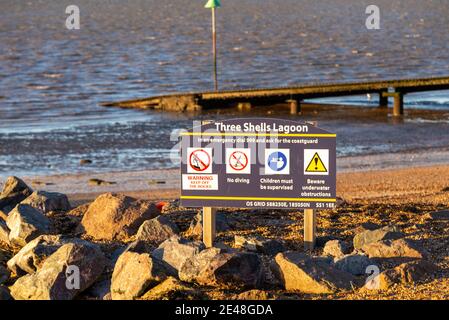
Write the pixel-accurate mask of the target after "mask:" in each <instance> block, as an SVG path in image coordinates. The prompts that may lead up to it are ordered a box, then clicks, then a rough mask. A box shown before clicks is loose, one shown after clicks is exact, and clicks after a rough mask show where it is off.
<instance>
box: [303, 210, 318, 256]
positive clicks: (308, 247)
mask: <svg viewBox="0 0 449 320" xmlns="http://www.w3.org/2000/svg"><path fill="white" fill-rule="evenodd" d="M315 243H316V210H313V209H305V210H304V250H305V251H312V250H313V249H314V248H315Z"/></svg>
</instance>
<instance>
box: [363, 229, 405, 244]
mask: <svg viewBox="0 0 449 320" xmlns="http://www.w3.org/2000/svg"><path fill="white" fill-rule="evenodd" d="M403 237H404V234H403V233H402V232H399V230H398V228H396V227H394V226H386V227H383V228H380V229H376V230H366V231H364V232H361V233H358V234H356V235H355V237H354V248H355V249H361V248H362V247H363V246H365V245H367V244H370V243H373V242H377V241H382V240H395V239H400V238H403Z"/></svg>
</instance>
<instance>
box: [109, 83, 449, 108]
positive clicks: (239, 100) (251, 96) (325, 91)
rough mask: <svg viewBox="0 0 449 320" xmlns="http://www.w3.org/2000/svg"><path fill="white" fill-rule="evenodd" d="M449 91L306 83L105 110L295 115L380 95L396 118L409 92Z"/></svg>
mask: <svg viewBox="0 0 449 320" xmlns="http://www.w3.org/2000/svg"><path fill="white" fill-rule="evenodd" d="M434 90H449V77H440V78H423V79H403V80H386V81H369V82H352V83H324V84H319V83H317V84H305V85H299V86H293V87H285V88H267V89H244V90H229V91H216V92H215V91H209V92H207V91H206V92H186V93H175V94H169V95H160V96H153V97H149V98H144V99H136V100H128V101H119V102H106V103H102V104H101V105H102V106H105V107H121V108H141V109H159V110H166V111H177V112H182V111H199V110H201V109H202V108H224V107H230V106H238V107H239V108H240V109H249V108H251V106H252V105H266V104H275V103H288V104H289V105H290V109H291V113H292V114H296V113H298V112H300V110H301V101H302V100H304V99H311V98H328V97H341V96H353V95H366V94H379V97H380V99H379V106H380V107H388V98H389V97H393V98H394V104H393V115H395V116H400V115H402V114H403V113H404V95H406V94H407V93H414V92H423V91H434Z"/></svg>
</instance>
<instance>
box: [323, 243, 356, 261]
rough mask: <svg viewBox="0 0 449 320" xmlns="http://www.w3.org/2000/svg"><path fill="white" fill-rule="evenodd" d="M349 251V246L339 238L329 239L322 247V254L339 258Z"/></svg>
mask: <svg viewBox="0 0 449 320" xmlns="http://www.w3.org/2000/svg"><path fill="white" fill-rule="evenodd" d="M349 252H350V248H349V246H348V245H346V243H344V242H343V241H341V240H330V241H328V242H326V244H325V245H324V248H323V255H324V256H330V257H335V258H341V257H343V256H344V255H346V254H348V253H349Z"/></svg>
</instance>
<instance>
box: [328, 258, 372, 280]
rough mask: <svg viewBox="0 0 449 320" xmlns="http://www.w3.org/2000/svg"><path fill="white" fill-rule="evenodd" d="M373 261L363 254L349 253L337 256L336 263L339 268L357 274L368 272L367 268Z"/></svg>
mask: <svg viewBox="0 0 449 320" xmlns="http://www.w3.org/2000/svg"><path fill="white" fill-rule="evenodd" d="M372 264H373V262H372V261H371V260H370V259H369V258H368V257H367V256H366V255H363V254H356V253H355V254H348V255H344V256H342V257H338V258H335V260H334V265H335V267H336V268H337V269H339V270H341V271H345V272H347V273H350V274H352V275H355V276H361V275H364V274H366V268H368V266H370V265H372Z"/></svg>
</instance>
